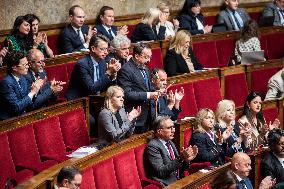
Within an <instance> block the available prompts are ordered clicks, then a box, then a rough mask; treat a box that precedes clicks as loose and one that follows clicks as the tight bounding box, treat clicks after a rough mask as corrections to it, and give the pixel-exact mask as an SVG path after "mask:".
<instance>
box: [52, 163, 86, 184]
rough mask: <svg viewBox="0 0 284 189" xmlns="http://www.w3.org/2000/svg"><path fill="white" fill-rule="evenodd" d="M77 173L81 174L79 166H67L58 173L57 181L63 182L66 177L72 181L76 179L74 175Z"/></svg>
mask: <svg viewBox="0 0 284 189" xmlns="http://www.w3.org/2000/svg"><path fill="white" fill-rule="evenodd" d="M77 174H80V175H81V172H80V170H79V169H78V168H77V167H75V166H65V167H63V168H62V169H61V170H60V171H59V173H58V175H57V183H58V184H61V183H62V181H63V180H64V179H67V180H68V181H72V180H74V177H75V175H77Z"/></svg>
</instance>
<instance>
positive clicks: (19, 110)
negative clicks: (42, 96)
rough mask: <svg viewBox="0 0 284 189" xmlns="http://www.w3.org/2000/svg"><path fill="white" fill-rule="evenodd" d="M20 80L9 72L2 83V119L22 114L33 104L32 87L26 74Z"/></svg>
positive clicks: (0, 93) (0, 101)
mask: <svg viewBox="0 0 284 189" xmlns="http://www.w3.org/2000/svg"><path fill="white" fill-rule="evenodd" d="M19 83H20V84H21V88H20V87H19V84H18V82H17V81H16V79H15V78H14V77H13V75H12V74H8V75H7V76H6V77H5V78H4V79H3V80H2V81H1V83H0V120H4V119H8V118H11V117H15V116H19V115H22V114H23V113H25V112H26V111H27V109H28V108H29V107H31V105H32V100H31V99H30V97H29V96H28V94H29V92H30V89H29V85H28V82H27V80H26V78H25V77H24V76H21V77H20V80H19Z"/></svg>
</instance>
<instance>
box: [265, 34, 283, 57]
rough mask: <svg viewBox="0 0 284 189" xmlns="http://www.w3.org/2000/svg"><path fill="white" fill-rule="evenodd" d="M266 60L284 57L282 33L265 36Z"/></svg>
mask: <svg viewBox="0 0 284 189" xmlns="http://www.w3.org/2000/svg"><path fill="white" fill-rule="evenodd" d="M267 49H268V58H269V59H277V58H282V57H283V56H284V33H274V34H270V35H268V36H267Z"/></svg>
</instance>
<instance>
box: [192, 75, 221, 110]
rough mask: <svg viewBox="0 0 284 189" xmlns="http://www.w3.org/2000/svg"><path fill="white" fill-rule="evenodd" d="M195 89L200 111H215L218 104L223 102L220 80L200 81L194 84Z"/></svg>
mask: <svg viewBox="0 0 284 189" xmlns="http://www.w3.org/2000/svg"><path fill="white" fill-rule="evenodd" d="M193 88H194V94H195V100H196V104H197V108H198V110H200V109H202V108H210V109H212V110H213V111H215V110H216V107H217V104H218V102H219V101H220V100H222V97H221V90H220V84H219V78H218V77H214V78H210V79H204V80H198V81H196V82H193Z"/></svg>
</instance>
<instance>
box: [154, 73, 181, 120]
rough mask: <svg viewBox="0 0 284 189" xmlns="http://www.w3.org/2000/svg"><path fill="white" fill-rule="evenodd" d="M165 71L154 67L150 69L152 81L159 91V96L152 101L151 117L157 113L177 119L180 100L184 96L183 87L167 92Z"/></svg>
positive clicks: (179, 110)
mask: <svg viewBox="0 0 284 189" xmlns="http://www.w3.org/2000/svg"><path fill="white" fill-rule="evenodd" d="M167 79H168V77H167V73H166V72H165V71H164V70H163V69H154V70H153V71H152V83H153V85H154V87H155V89H156V90H158V91H160V96H159V98H158V99H157V100H156V101H152V108H151V110H154V112H152V117H153V118H155V117H156V116H158V115H167V116H170V117H171V119H172V120H173V121H175V120H177V118H178V114H179V113H180V112H181V109H180V106H179V104H180V101H181V99H182V98H183V96H184V89H183V88H181V89H180V90H179V91H177V90H175V91H174V92H173V91H170V92H169V93H167V88H168V86H167Z"/></svg>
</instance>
